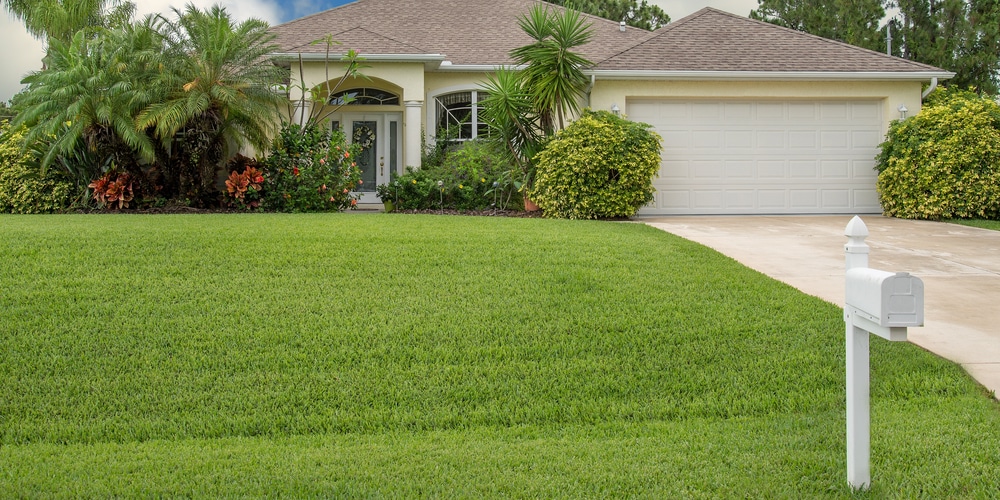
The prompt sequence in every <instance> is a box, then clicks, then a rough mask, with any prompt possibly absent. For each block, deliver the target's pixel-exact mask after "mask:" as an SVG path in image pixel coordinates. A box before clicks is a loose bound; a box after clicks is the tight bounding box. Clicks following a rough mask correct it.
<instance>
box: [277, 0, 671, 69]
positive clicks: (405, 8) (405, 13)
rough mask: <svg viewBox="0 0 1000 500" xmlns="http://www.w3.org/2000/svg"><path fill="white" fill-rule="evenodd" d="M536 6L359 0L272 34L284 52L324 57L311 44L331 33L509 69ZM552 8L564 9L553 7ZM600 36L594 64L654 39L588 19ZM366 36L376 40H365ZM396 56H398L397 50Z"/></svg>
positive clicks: (369, 47)
mask: <svg viewBox="0 0 1000 500" xmlns="http://www.w3.org/2000/svg"><path fill="white" fill-rule="evenodd" d="M538 3H544V2H539V1H538V0H421V1H419V2H414V1H408V0H405V1H404V0H357V1H355V2H352V3H349V4H345V5H342V6H340V7H336V8H333V9H330V10H327V11H324V12H319V13H316V14H313V15H311V16H306V17H303V18H301V19H297V20H294V21H290V22H287V23H285V24H281V25H278V26H275V27H273V28H272V31H273V32H274V33H276V34H277V35H278V38H277V42H278V44H279V45H280V46H281V51H282V52H289V53H290V52H302V53H323V52H324V51H325V50H326V47H325V45H323V44H318V45H310V42H312V41H313V40H317V39H320V38H323V37H325V36H326V35H327V34H333V35H334V37H333V38H334V39H335V40H337V41H339V42H342V43H343V45H341V46H337V47H335V52H337V53H342V52H344V51H346V49H354V50H357V51H358V52H360V53H361V54H362V55H364V54H395V53H399V54H442V55H444V56H445V59H446V60H448V61H451V62H452V63H453V64H456V65H469V64H474V65H481V64H482V65H498V64H510V63H511V62H512V61H511V59H510V55H509V52H510V51H511V49H514V48H516V47H520V46H522V45H526V44H528V43H530V42H531V40H530V38H528V36H527V35H525V34H524V33H523V32H522V31H521V28H520V26H518V18H520V17H521V16H522V15H524V14H525V13H527V12H528V10H529V9H530V8H531V6H532V5H535V4H538ZM549 6H550V7H551V8H553V9H561V7H557V6H554V5H549ZM585 17H586V18H587V21H588V22H591V23H593V30H594V36H593V38H592V40H591V42H590V43H588V44H587V45H585V46H584V47H583V48H582V50H581V52H582V53H583V54H584V55H585V56H586V57H587V58H589V59H590V60H591V61H593V62H595V63H596V62H598V61H601V60H604V59H607V58H608V57H610V56H612V55H613V54H616V53H619V52H621V51H622V50H624V49H626V48H628V47H631V46H633V45H635V44H636V43H638V42H641V41H642V40H645V39H647V38H649V37H650V36H652V33H650V32H648V31H645V30H641V29H638V28H632V27H627V28H626V31H625V32H624V33H622V32H620V31H619V26H618V23H617V22H614V21H609V20H607V19H602V18H599V17H595V16H589V15H585ZM368 33H370V34H372V35H373V36H372V37H371V38H365V35H367V34H368ZM396 51H398V52H396Z"/></svg>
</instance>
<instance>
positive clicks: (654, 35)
mask: <svg viewBox="0 0 1000 500" xmlns="http://www.w3.org/2000/svg"><path fill="white" fill-rule="evenodd" d="M709 11H715V12H722V13H725V12H723V11H721V10H718V9H714V8H712V7H702V8H701V9H698V10H697V11H695V12H693V13H691V14H688V15H686V16H684V17H682V18H680V19H678V20H676V21H673V22H671V23H668V24H667V25H666V26H661V27H659V28H657V29H656V30H655V31H650V32H649V33H650V36H648V37H646V38H645V39H644V40H640V41H638V42H636V43H635V44H632V45H630V46H628V47H626V48H625V49H623V50H621V51H620V52H616V53H614V54H612V55H610V56H608V57H606V58H604V59H603V60H601V61H598V62H596V63H594V66H595V67H597V66H599V65H601V64H602V63H605V62H607V61H610V60H612V59H614V58H616V57H618V56H620V55H622V54H624V53H626V52H628V51H630V50H632V49H634V48H636V47H638V46H640V45H643V44H645V43H647V42H650V41H652V40H653V39H656V38H659V37H660V36H661V35H663V34H664V33H667V32H668V31H671V30H673V29H674V27H676V26H678V25H681V24H684V23H687V22H688V21H690V20H692V19H694V18H697V17H700V16H702V15H704V14H706V13H708V12H709Z"/></svg>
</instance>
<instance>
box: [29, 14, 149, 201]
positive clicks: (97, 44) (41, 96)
mask: <svg viewBox="0 0 1000 500" xmlns="http://www.w3.org/2000/svg"><path fill="white" fill-rule="evenodd" d="M156 29H157V25H156V23H155V22H154V21H153V20H151V19H147V22H146V23H143V24H136V25H130V26H129V27H127V28H125V29H122V30H116V31H110V32H104V33H103V34H102V36H100V37H97V38H92V37H88V36H85V34H84V33H83V32H78V33H77V34H76V35H75V36H74V37H73V38H72V40H71V41H69V42H67V43H63V42H62V41H60V40H53V41H52V42H51V43H50V45H49V48H48V55H47V56H46V63H47V67H46V68H45V69H43V70H41V71H36V72H34V73H31V74H30V75H28V76H27V77H26V78H25V79H24V82H25V83H27V84H28V87H27V89H26V90H25V91H24V92H22V93H21V94H18V96H16V99H17V100H16V101H15V104H16V105H17V107H18V109H19V110H20V113H19V115H18V117H17V120H16V124H24V125H27V126H28V134H27V136H26V138H25V140H26V142H27V143H28V144H29V147H33V148H36V149H40V153H42V155H41V157H40V161H41V165H42V168H43V169H45V168H48V167H49V166H51V165H53V164H56V165H57V166H58V165H60V164H61V163H62V162H60V161H59V158H60V157H62V158H70V159H73V158H79V157H83V156H85V155H92V156H95V157H96V158H95V161H93V162H92V163H91V166H92V167H97V166H101V165H108V164H111V163H114V164H116V165H118V166H119V167H120V168H122V169H125V170H129V171H132V172H137V171H138V165H139V163H140V161H142V162H150V161H152V160H153V159H154V156H155V145H154V142H153V140H152V138H151V137H150V136H149V135H147V133H146V131H145V130H144V129H141V128H137V127H136V125H135V117H136V115H138V113H139V112H140V111H141V110H142V109H143V108H144V107H145V106H146V105H148V104H150V103H151V102H153V101H155V100H156V99H158V98H160V97H162V96H163V94H162V92H159V90H160V89H159V88H158V87H155V86H150V85H149V82H150V81H151V80H155V79H156V78H157V75H158V74H159V73H160V64H161V51H162V46H161V42H162V38H161V37H160V35H159V34H158V33H157V31H156ZM86 170H87V171H86V172H85V174H86V175H88V176H90V180H93V179H95V178H96V177H97V176H99V175H101V174H103V172H98V171H94V170H93V169H86ZM88 182H89V181H88Z"/></svg>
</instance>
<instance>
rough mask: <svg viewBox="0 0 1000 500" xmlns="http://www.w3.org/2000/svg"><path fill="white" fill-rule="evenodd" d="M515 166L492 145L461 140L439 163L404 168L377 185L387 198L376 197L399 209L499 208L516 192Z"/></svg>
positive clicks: (503, 206) (508, 202)
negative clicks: (380, 184)
mask: <svg viewBox="0 0 1000 500" xmlns="http://www.w3.org/2000/svg"><path fill="white" fill-rule="evenodd" d="M516 168H517V167H515V166H514V165H512V164H511V163H509V162H507V161H505V160H504V159H503V156H502V155H500V154H498V152H497V150H496V146H495V144H493V143H490V142H486V141H480V140H472V141H465V142H463V143H461V145H460V146H458V147H457V148H456V149H454V150H452V151H449V152H447V153H445V154H444V156H443V158H442V160H441V163H440V164H439V165H430V166H426V167H424V168H421V169H419V170H414V169H407V172H406V173H405V174H403V175H401V176H399V177H398V178H397V179H396V180H394V181H393V182H392V183H391V184H383V185H382V186H379V188H380V190H381V191H382V192H383V193H384V194H385V195H386V196H387V198H382V197H381V195H380V196H379V197H380V199H382V200H387V199H388V200H389V201H392V202H393V203H394V204H395V205H396V208H399V209H417V210H422V209H436V208H448V209H457V210H482V209H486V208H490V207H493V206H494V205H495V206H496V208H498V209H501V210H503V209H506V208H508V207H509V205H510V201H511V197H512V194H513V193H514V192H515V191H516V187H515V186H514V184H513V183H512V182H511V172H513V171H516ZM439 183H440V184H439ZM494 183H496V185H494ZM383 186H384V187H383Z"/></svg>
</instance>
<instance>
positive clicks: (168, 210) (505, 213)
mask: <svg viewBox="0 0 1000 500" xmlns="http://www.w3.org/2000/svg"><path fill="white" fill-rule="evenodd" d="M348 212H355V213H356V212H361V213H364V212H372V213H374V212H381V210H365V209H361V210H354V211H348ZM76 213H81V214H106V213H120V214H239V213H246V212H245V211H243V210H237V209H234V208H194V207H189V206H186V205H175V204H170V205H165V206H162V207H149V208H139V209H131V208H126V209H121V210H104V209H92V210H77V211H76ZM392 213H396V214H427V215H471V216H478V217H521V218H539V217H541V216H542V212H541V211H535V212H525V211H523V210H453V209H444V210H396V211H394V212H392Z"/></svg>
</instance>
